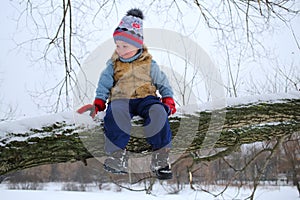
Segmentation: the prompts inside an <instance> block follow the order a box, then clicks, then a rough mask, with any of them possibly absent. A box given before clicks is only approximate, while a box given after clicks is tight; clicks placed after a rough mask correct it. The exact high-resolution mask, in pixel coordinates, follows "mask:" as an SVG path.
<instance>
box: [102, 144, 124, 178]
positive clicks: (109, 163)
mask: <svg viewBox="0 0 300 200" xmlns="http://www.w3.org/2000/svg"><path fill="white" fill-rule="evenodd" d="M103 167H104V169H105V170H106V171H108V172H111V173H113V174H127V173H128V155H127V153H126V150H118V151H115V152H113V153H112V154H111V155H109V157H108V158H107V159H106V160H105V161H104V164H103Z"/></svg>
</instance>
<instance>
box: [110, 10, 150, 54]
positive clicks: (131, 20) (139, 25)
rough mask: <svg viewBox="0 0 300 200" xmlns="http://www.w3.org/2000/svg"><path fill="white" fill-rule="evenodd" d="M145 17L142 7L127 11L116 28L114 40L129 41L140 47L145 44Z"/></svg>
mask: <svg viewBox="0 0 300 200" xmlns="http://www.w3.org/2000/svg"><path fill="white" fill-rule="evenodd" d="M143 19H144V15H143V12H142V11H141V10H140V9H137V8H134V9H130V10H129V11H127V14H126V16H124V17H123V18H122V20H121V22H120V24H119V25H118V27H117V28H116V29H115V31H114V34H113V37H114V40H115V41H116V40H121V41H124V42H127V43H129V44H131V45H133V46H135V47H137V48H138V49H141V48H142V46H143Z"/></svg>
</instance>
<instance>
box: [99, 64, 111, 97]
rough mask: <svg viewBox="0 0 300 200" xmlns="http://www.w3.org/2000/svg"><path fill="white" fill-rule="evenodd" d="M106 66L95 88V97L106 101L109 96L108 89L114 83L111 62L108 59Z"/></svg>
mask: <svg viewBox="0 0 300 200" xmlns="http://www.w3.org/2000/svg"><path fill="white" fill-rule="evenodd" d="M106 65H107V66H106V68H105V69H104V71H102V73H101V75H100V78H99V81H98V86H97V89H96V98H97V99H102V100H104V101H106V100H107V99H108V97H109V94H110V90H111V88H112V87H113V84H114V69H113V63H112V61H111V60H109V61H108V62H107V63H106Z"/></svg>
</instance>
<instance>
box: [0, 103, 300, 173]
mask: <svg viewBox="0 0 300 200" xmlns="http://www.w3.org/2000/svg"><path fill="white" fill-rule="evenodd" d="M218 116H220V119H218ZM222 116H224V119H222ZM212 118H214V119H215V120H214V122H212V120H211V119H212ZM32 120H34V119H32ZM169 120H170V124H171V129H172V132H173V138H176V141H175V143H176V144H173V146H174V148H173V153H176V151H177V150H178V152H179V151H181V152H182V151H184V152H187V153H193V152H198V151H199V150H201V149H204V147H205V146H209V145H211V147H213V148H216V149H221V150H220V151H219V152H218V153H216V154H213V155H207V156H205V157H202V158H197V157H195V158H194V159H202V160H206V161H210V160H213V159H216V158H218V157H222V156H224V155H228V154H230V153H231V152H233V151H235V150H236V149H237V148H239V147H240V146H241V145H243V144H249V143H254V142H261V141H269V140H272V139H276V138H279V137H284V136H289V135H291V134H293V133H295V132H299V131H300V99H285V100H280V101H276V102H266V103H255V104H247V105H239V106H233V107H226V108H224V109H219V110H214V111H202V112H197V113H195V114H193V115H184V116H181V117H170V119H169ZM222 120H224V121H222ZM11 123H14V122H11ZM133 123H134V124H135V126H133V130H132V133H134V135H133V136H132V137H131V139H130V142H129V143H128V145H127V149H128V150H129V151H131V152H150V151H151V147H150V146H149V145H148V144H147V142H146V140H145V139H144V138H141V137H139V136H138V135H139V134H142V128H141V126H140V125H139V124H140V123H141V120H138V121H135V122H133ZM182 128H183V129H182ZM180 132H184V134H181V133H180ZM216 135H217V137H214V136H216ZM16 137H17V138H22V139H18V140H15V139H14V138H16ZM189 137H190V138H189ZM210 137H211V138H212V139H211V140H210V139H209V138H210ZM187 141H191V143H190V144H188V145H187V144H186V143H187ZM103 147H104V135H103V129H102V126H100V125H99V126H97V127H94V128H91V129H88V128H86V127H82V126H78V125H76V124H68V123H66V122H65V121H58V122H56V123H53V124H50V125H47V126H44V127H41V128H38V129H37V128H32V129H30V131H27V132H26V133H5V136H3V137H2V138H0V175H4V174H7V173H10V172H13V171H16V170H21V169H25V168H29V167H34V166H39V165H44V164H52V163H61V162H70V161H71V162H72V161H83V162H84V163H85V164H86V163H87V162H86V159H88V158H92V157H102V156H104V155H105V152H104V148H103Z"/></svg>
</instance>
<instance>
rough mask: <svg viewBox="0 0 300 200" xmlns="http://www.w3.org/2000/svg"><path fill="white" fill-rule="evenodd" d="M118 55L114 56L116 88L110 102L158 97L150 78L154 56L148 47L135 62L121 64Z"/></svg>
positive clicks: (112, 92)
mask: <svg viewBox="0 0 300 200" xmlns="http://www.w3.org/2000/svg"><path fill="white" fill-rule="evenodd" d="M118 58H119V56H118V55H117V53H114V54H113V56H112V61H113V63H114V86H113V88H112V89H111V94H110V100H114V99H124V98H125V99H135V98H144V97H146V96H149V95H153V96H156V87H155V86H154V85H153V84H152V79H151V76H150V70H151V61H152V56H151V55H150V54H149V53H148V50H147V48H146V47H144V49H143V53H142V54H141V56H140V57H138V58H137V59H136V60H134V61H133V62H129V63H126V62H121V61H120V60H119V59H118Z"/></svg>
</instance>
